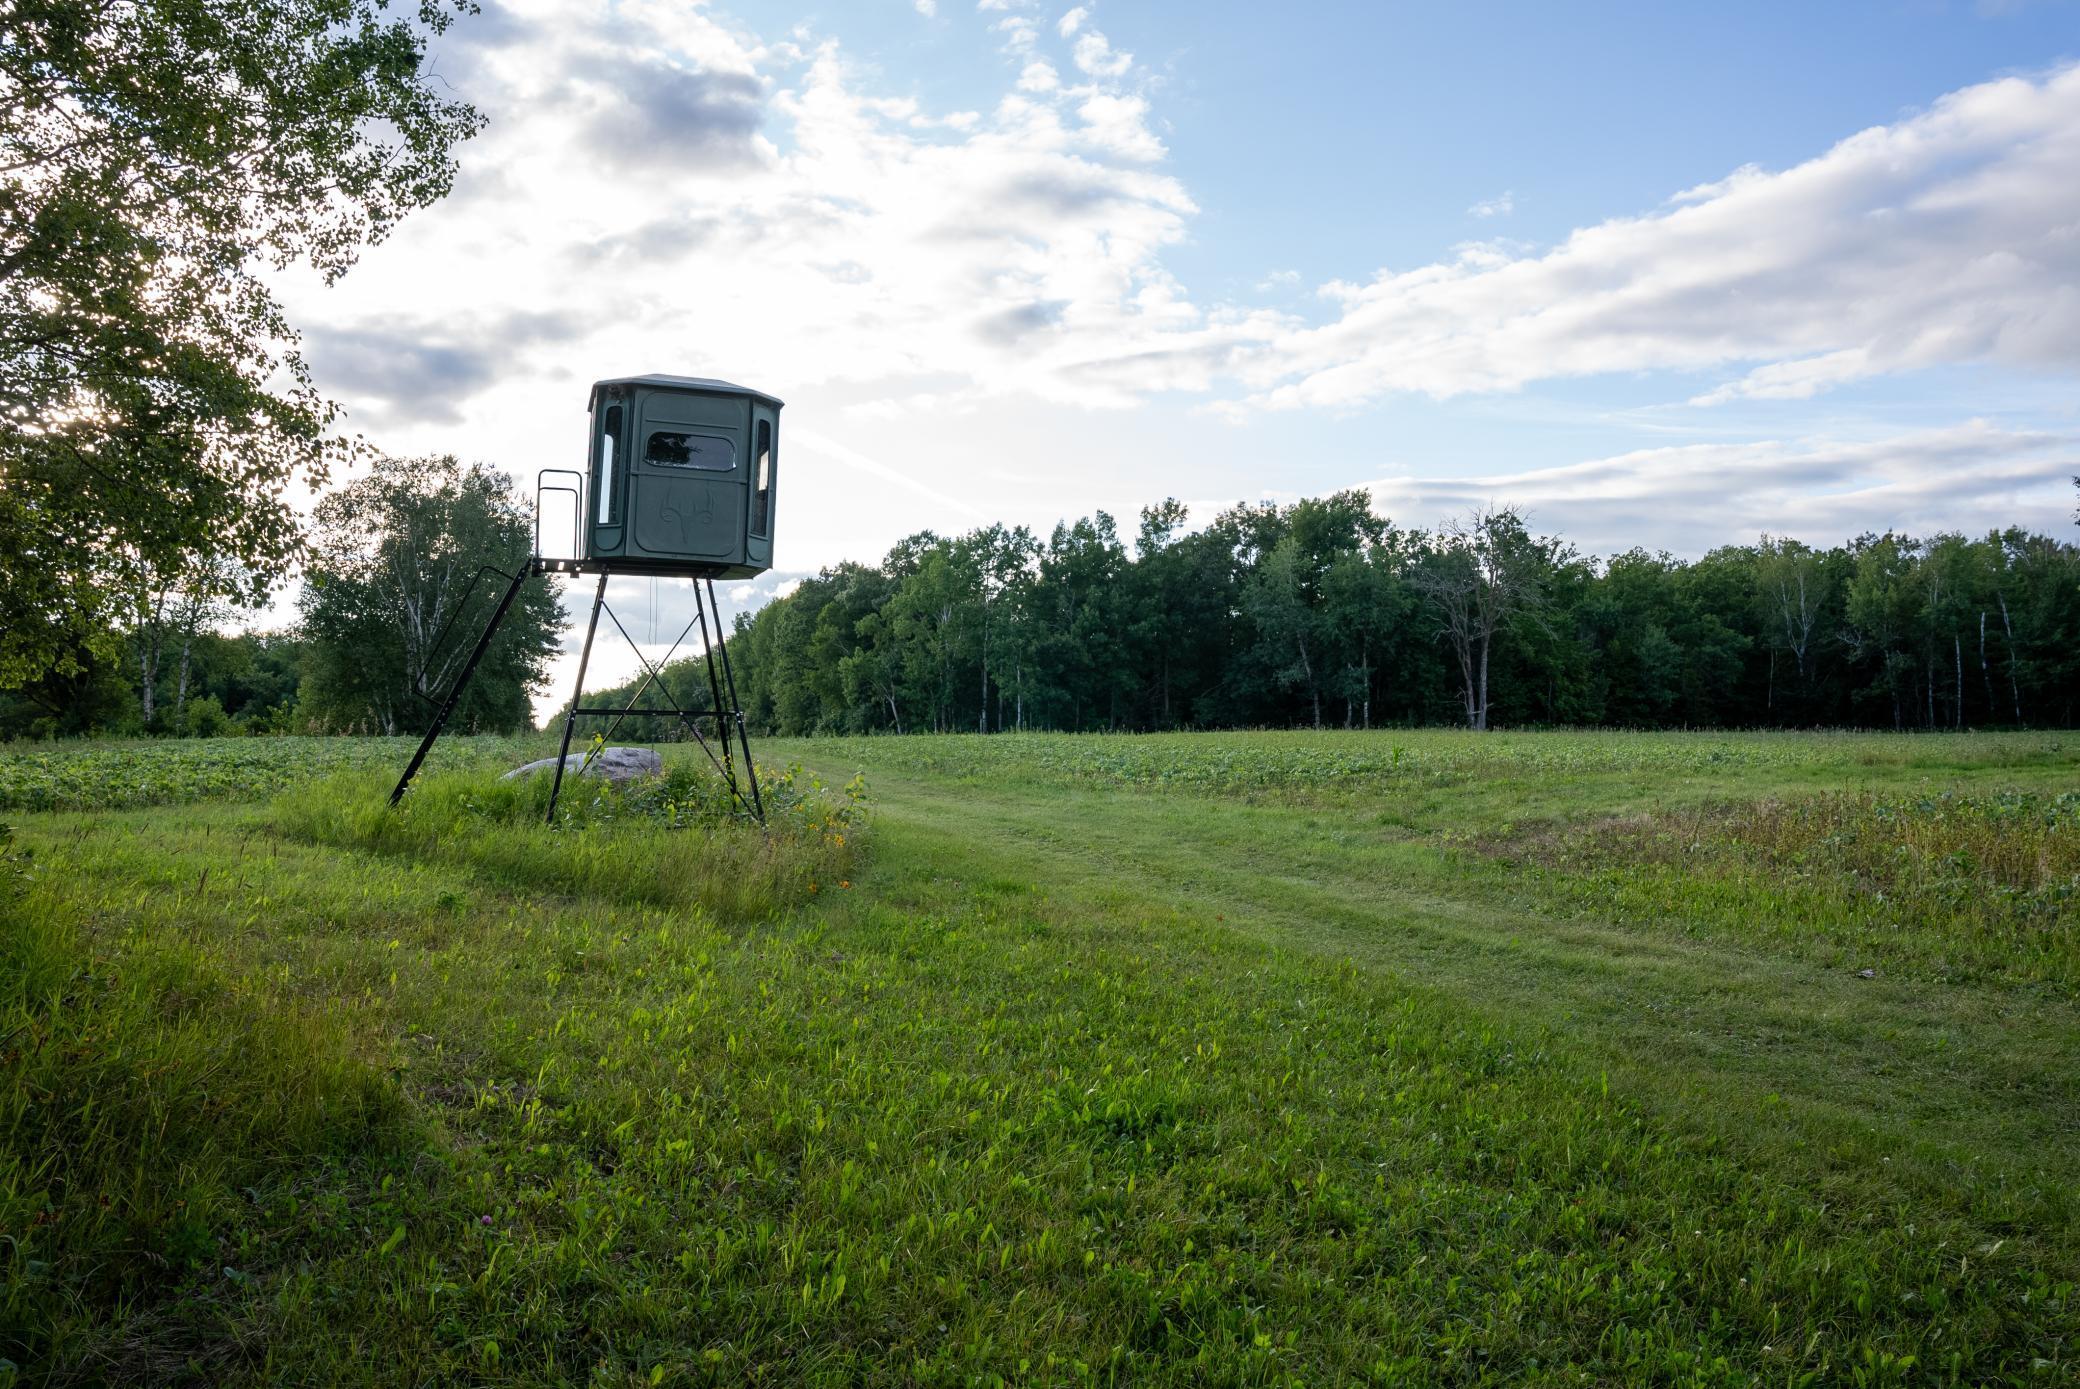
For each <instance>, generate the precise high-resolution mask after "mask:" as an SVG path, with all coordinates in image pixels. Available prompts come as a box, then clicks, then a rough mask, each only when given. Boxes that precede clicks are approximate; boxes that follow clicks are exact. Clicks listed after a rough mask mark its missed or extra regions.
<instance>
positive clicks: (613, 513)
mask: <svg viewBox="0 0 2080 1389" xmlns="http://www.w3.org/2000/svg"><path fill="white" fill-rule="evenodd" d="M620 451H621V407H620V406H618V405H609V406H608V407H607V414H606V419H605V422H604V423H603V424H602V425H601V427H600V436H599V482H598V483H597V484H596V486H597V487H598V489H599V523H600V524H601V525H603V526H604V525H606V524H608V523H609V522H612V521H615V520H618V519H620V515H621V503H620V499H619V498H617V497H616V496H615V495H614V455H615V454H617V453H619V452H620Z"/></svg>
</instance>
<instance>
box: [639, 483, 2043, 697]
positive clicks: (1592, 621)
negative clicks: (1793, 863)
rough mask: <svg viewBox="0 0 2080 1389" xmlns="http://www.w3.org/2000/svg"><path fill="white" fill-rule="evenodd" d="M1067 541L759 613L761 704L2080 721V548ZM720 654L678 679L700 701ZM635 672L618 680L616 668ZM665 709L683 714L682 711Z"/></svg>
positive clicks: (1073, 530) (1083, 534)
mask: <svg viewBox="0 0 2080 1389" xmlns="http://www.w3.org/2000/svg"><path fill="white" fill-rule="evenodd" d="M1183 521H1184V511H1183V508H1182V507H1180V506H1178V505H1177V504H1176V503H1174V502H1170V503H1165V504H1164V505H1163V506H1160V507H1152V508H1149V509H1148V510H1147V511H1144V512H1143V513H1142V524H1141V528H1140V532H1139V535H1138V537H1137V539H1136V540H1135V542H1134V544H1133V546H1132V547H1131V549H1130V548H1129V546H1128V545H1127V544H1126V543H1125V542H1124V541H1123V540H1122V539H1121V538H1120V536H1119V534H1118V532H1117V528H1116V527H1115V525H1114V523H1113V521H1112V519H1111V518H1110V517H1108V516H1106V515H1104V514H1103V513H1100V514H1098V515H1096V516H1094V517H1091V518H1088V519H1086V520H1082V521H1078V522H1075V523H1074V524H1065V525H1061V526H1058V527H1056V529H1055V531H1054V534H1053V535H1052V536H1051V537H1050V538H1049V539H1048V540H1047V541H1046V542H1045V543H1044V544H1043V543H1041V542H1039V541H1038V540H1036V539H1035V538H1034V537H1033V536H1032V535H1030V534H1028V533H1027V532H1025V531H1023V530H1018V531H1006V530H1004V529H1003V528H1002V527H992V528H989V529H987V530H980V531H976V532H973V533H971V534H968V535H964V536H959V537H956V538H953V539H945V538H941V537H938V536H934V535H931V534H929V533H926V534H922V535H918V536H914V537H912V538H911V539H909V540H906V541H904V542H903V543H902V544H900V545H898V546H897V547H896V548H895V549H894V550H892V551H891V552H890V553H889V555H888V557H887V558H886V559H885V560H883V561H882V563H880V564H879V565H874V566H867V565H857V564H846V565H840V566H838V567H837V568H835V569H828V570H825V571H823V572H822V573H820V574H818V575H816V576H814V577H812V578H809V579H807V580H805V581H804V582H803V583H802V584H801V586H800V587H799V588H798V589H796V590H795V591H794V592H793V593H792V594H790V595H789V596H788V597H786V598H784V599H781V600H780V601H778V602H775V603H773V604H771V605H769V606H768V607H767V608H765V609H764V610H762V611H760V612H759V613H758V614H756V615H755V616H753V617H751V618H750V619H748V620H747V621H741V622H740V624H739V630H738V633H737V636H736V638H735V640H734V641H733V643H732V645H731V652H732V655H733V658H734V660H735V663H736V666H737V680H738V684H739V687H740V690H741V692H742V694H743V696H744V699H745V703H746V707H747V709H748V711H749V713H750V717H751V720H752V723H753V726H754V727H755V728H758V729H760V730H763V731H767V732H774V733H781V734H789V735H798V734H808V733H836V732H846V733H851V732H945V731H958V730H973V731H976V732H994V731H1000V730H1006V729H1060V730H1069V731H1076V730H1091V729H1108V730H1110V729H1133V730H1151V729H1169V728H1189V727H1223V726H1226V727H1235V726H1242V727H1290V726H1307V725H1312V726H1323V725H1343V726H1345V727H1371V726H1375V725H1380V724H1437V723H1452V722H1461V723H1469V724H1472V725H1473V726H1476V727H1485V726H1486V723H1487V720H1488V711H1489V708H1490V706H1492V709H1493V712H1494V718H1495V720H1496V721H1497V722H1499V723H1503V724H1509V725H1514V726H1519V727H1522V726H1527V725H1554V724H1564V725H1582V724H1610V725H1619V726H1625V727H1693V728H1694V727H1769V726H1778V727H1813V726H1844V725H1853V726H1865V727H1870V726H1876V727H1896V728H1962V727H1971V726H2053V727H2063V726H2070V725H2071V724H2072V723H2073V722H2074V721H2075V720H2076V719H2080V546H2075V545H2073V544H2071V543H2068V542H2066V541H2062V540H2055V539H2050V538H2046V537H2042V536H2032V535H2027V534H2024V533H2022V532H2020V531H2006V532H2002V533H2000V534H1997V535H1992V536H1988V537H1986V538H1984V539H1980V540H1970V539H1967V538H1965V537H1962V536H1955V535H1941V536H1936V537H1934V538H1932V539H1929V540H1926V541H1914V540H1909V539H1906V538H1903V537H1900V536H1894V535H1884V536H1865V537H1862V538H1861V539H1858V540H1856V541H1853V542H1851V543H1850V544H1847V545H1843V546H1839V547H1836V548H1834V549H1828V550H1815V549H1811V548H1809V547H1807V546H1805V545H1803V544H1800V543H1799V542H1797V541H1791V540H1764V541H1763V542H1762V543H1760V544H1756V545H1748V546H1729V547H1726V548H1723V549H1719V550H1715V551H1713V552H1712V553H1710V554H1708V555H1706V556H1705V557H1704V558H1702V559H1700V560H1697V561H1695V562H1685V561H1681V560H1676V559H1672V558H1670V557H1669V556H1666V555H1653V554H1648V553H1646V552H1643V551H1632V552H1629V553H1627V554H1623V555H1619V556H1616V557H1615V558H1612V559H1610V560H1608V561H1603V562H1595V561H1591V560H1589V559H1586V558H1584V557H1582V556H1580V555H1578V554H1576V553H1575V551H1574V550H1573V549H1572V548H1570V547H1569V546H1568V545H1567V544H1565V543H1564V542H1563V541H1560V540H1556V539H1552V538H1540V537H1536V536H1533V535H1531V534H1529V533H1528V532H1526V531H1525V530H1524V528H1523V526H1522V523H1521V522H1520V521H1519V520H1518V518H1516V517H1515V516H1513V515H1512V514H1511V513H1509V512H1507V511H1503V512H1497V513H1490V514H1488V515H1485V516H1481V517H1476V518H1474V520H1473V521H1472V522H1471V523H1469V524H1467V525H1464V526H1459V527H1448V528H1446V529H1445V530H1443V531H1440V532H1437V533H1434V534H1425V533H1422V532H1416V531H1407V530H1402V529H1399V528H1397V527H1395V526H1393V525H1391V524H1389V523H1388V522H1386V521H1385V520H1382V519H1381V518H1379V517H1377V516H1375V515H1373V514H1372V511H1371V509H1370V505H1369V502H1368V500H1367V498H1366V496H1365V494H1363V493H1359V492H1345V493H1338V494H1336V495H1334V496H1331V497H1327V498H1321V499H1316V500H1309V501H1302V502H1299V503H1296V504H1294V505H1292V506H1288V507H1275V506H1270V505H1265V506H1242V507H1237V508H1234V509H1232V510H1230V511H1227V512H1225V513H1223V514H1221V515H1220V516H1219V517H1217V518H1216V519H1215V520H1214V521H1213V523H1212V524H1211V525H1209V526H1207V527H1206V528H1205V529H1203V530H1200V531H1195V532H1189V533H1187V532H1186V531H1184V530H1183ZM704 679H705V677H704V676H703V674H702V673H701V672H700V670H699V668H698V662H694V663H690V664H688V665H686V666H683V667H680V668H677V669H675V670H674V671H673V672H672V673H671V676H670V678H669V680H668V682H667V683H668V684H669V685H670V686H671V688H672V689H673V690H674V691H675V692H676V693H680V694H681V695H682V696H683V698H682V702H684V701H685V699H700V700H701V702H702V703H705V700H704V698H702V697H701V695H700V689H701V685H702V682H703V681H704ZM607 697H608V698H611V697H612V696H611V695H609V696H607ZM655 732H656V734H657V736H671V735H670V731H669V729H667V728H666V727H665V726H664V725H663V724H662V723H661V722H660V723H659V725H658V728H657V729H656V730H655Z"/></svg>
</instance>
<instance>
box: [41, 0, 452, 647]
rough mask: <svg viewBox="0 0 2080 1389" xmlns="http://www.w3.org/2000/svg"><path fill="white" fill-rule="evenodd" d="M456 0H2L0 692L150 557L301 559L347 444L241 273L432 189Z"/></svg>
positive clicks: (68, 642) (271, 568) (424, 199)
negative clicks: (317, 495)
mask: <svg viewBox="0 0 2080 1389" xmlns="http://www.w3.org/2000/svg"><path fill="white" fill-rule="evenodd" d="M474 8H475V6H474V5H473V4H471V3H469V0H423V3H421V4H419V5H418V6H417V7H416V8H415V9H412V10H411V11H409V12H408V13H404V14H399V13H396V12H393V11H392V10H391V8H390V7H389V5H388V4H387V0H0V483H4V487H0V685H16V686H18V685H24V684H27V683H29V682H32V681H35V680H37V679H40V678H41V677H43V676H45V675H47V674H50V673H53V672H55V673H58V674H60V675H70V674H75V673H78V672H79V671H80V670H82V669H84V663H83V659H82V648H83V647H84V646H86V645H90V644H91V643H92V641H93V640H94V639H95V638H94V635H93V634H95V633H97V632H105V631H106V630H107V627H108V624H107V622H106V621H105V620H104V619H105V615H106V612H107V610H108V609H109V608H110V607H111V606H113V605H114V604H116V603H118V602H120V601H122V596H123V595H125V594H127V593H128V592H129V591H130V590H132V589H135V588H136V587H138V585H139V583H140V581H141V576H142V575H143V574H145V573H147V572H151V571H160V572H164V571H168V570H176V569H181V568H184V567H186V566H187V565H188V564H189V563H190V562H192V561H194V560H195V559H197V558H200V557H210V556H227V557H230V558H234V559H236V560H238V561H240V563H241V566H242V567H241V568H238V569H229V568H227V569H224V570H222V571H220V572H223V573H227V574H228V573H239V574H243V575H244V576H246V582H248V583H249V584H251V585H253V586H255V587H262V588H264V586H265V585H266V584H268V583H269V582H270V581H272V580H273V579H275V578H278V577H279V575H280V574H281V571H282V570H283V568H284V567H285V566H286V565H287V564H288V563H289V562H290V561H292V560H293V559H294V558H295V557H296V556H297V555H298V554H299V553H300V544H301V542H300V539H299V535H298V529H297V525H296V521H295V517H294V515H293V513H292V512H291V510H290V509H289V507H288V506H287V504H286V502H285V499H284V491H285V488H286V487H287V485H288V483H289V481H290V480H291V479H292V478H294V477H296V476H298V475H301V476H302V477H304V478H305V479H306V480H309V481H312V482H316V481H320V480H322V479H323V477H324V476H325V473H326V471H327V468H328V466H329V464H330V463H331V462H332V461H334V460H335V459H336V458H337V457H339V456H340V455H341V454H342V452H343V451H344V450H345V449H346V448H347V447H348V446H347V445H346V444H345V443H343V442H341V441H338V440H334V439H328V437H327V429H328V426H329V425H330V424H331V422H332V420H333V416H334V411H333V408H332V407H331V406H330V405H328V404H327V403H326V402H325V401H324V400H322V399H321V398H320V397H319V396H318V394H317V393H316V391H315V390H314V389H313V387H312V384H311V380H310V376H309V373H308V371H307V370H306V368H305V365H304V363H303V361H302V359H301V357H300V356H299V355H298V354H297V351H296V336H295V333H294V331H293V329H292V328H291V327H290V325H289V324H288V323H287V322H286V321H285V320H284V318H283V315H282V313H281V310H280V307H279V305H278V304H277V303H276V301H275V299H274V297H273V295H272V294H271V293H270V292H269V289H268V287H267V285H266V283H265V282H264V280H263V279H262V278H261V276H262V274H263V273H264V272H265V271H266V270H267V269H269V268H281V267H286V266H288V265H290V264H292V263H295V262H303V263H306V264H308V265H310V266H312V267H313V268H315V269H316V270H317V271H318V272H320V273H321V274H322V275H324V276H325V277H327V278H328V279H330V278H333V277H337V276H338V275H340V274H341V273H343V272H344V271H345V270H346V269H347V268H348V267H349V266H350V265H352V264H353V262H354V259H355V256H356V254H357V252H358V251H359V249H360V248H361V247H362V246H364V245H366V244H368V243H370V242H373V241H376V240H379V239H381V238H382V237H383V236H384V235H385V234H386V233H387V232H389V230H390V229H391V228H392V227H393V226H395V225H396V223H397V221H398V220H399V219H400V218H402V217H403V216H405V215H406V214H407V213H409V212H411V211H413V210H414V209H416V208H420V207H424V206H426V205H427V204H429V203H431V202H433V201H435V200H437V199H438V198H440V197H441V196H443V195H444V194H445V193H446V192H447V191H448V188H449V186H450V182H451V180H452V177H453V174H454V169H455V164H454V159H453V151H454V148H455V146H456V144H457V143H458V142H459V141H461V140H464V139H466V138H468V137H469V136H470V135H472V134H473V133H475V132H476V130H477V129H478V128H479V126H480V123H481V118H480V117H479V116H478V115H477V113H476V112H475V111H474V110H472V109H471V108H470V107H469V106H468V105H466V104H464V103H462V102H460V101H458V100H454V99H452V98H451V97H448V96H446V95H444V94H442V93H441V92H440V91H438V90H437V88H436V84H435V82H434V80H433V78H432V75H431V74H430V73H429V72H428V71H427V70H426V61H425V55H426V41H427V39H428V37H429V36H431V35H433V34H437V33H439V32H441V31H442V30H444V29H446V28H447V27H448V25H449V24H450V23H451V22H452V21H453V19H454V18H455V17H456V15H457V14H460V13H464V12H469V11H473V10H474Z"/></svg>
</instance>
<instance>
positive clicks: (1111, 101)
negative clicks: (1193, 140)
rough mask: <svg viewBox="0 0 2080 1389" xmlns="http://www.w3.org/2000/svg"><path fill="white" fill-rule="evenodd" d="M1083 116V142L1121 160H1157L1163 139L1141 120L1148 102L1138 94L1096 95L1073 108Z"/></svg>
mask: <svg viewBox="0 0 2080 1389" xmlns="http://www.w3.org/2000/svg"><path fill="white" fill-rule="evenodd" d="M1076 114H1077V115H1079V116H1081V117H1083V122H1084V125H1083V134H1084V138H1085V141H1086V142H1087V143H1088V144H1090V145H1092V146H1094V147H1096V148H1098V149H1101V150H1104V151H1106V152H1107V153H1109V154H1116V155H1118V156H1119V157H1120V158H1122V159H1132V160H1135V161H1137V162H1140V163H1149V162H1152V161H1154V160H1158V159H1161V158H1162V157H1163V156H1164V154H1165V153H1166V151H1165V150H1164V149H1163V142H1162V141H1161V140H1158V139H1157V138H1156V137H1155V136H1154V135H1152V134H1150V133H1149V130H1148V126H1147V125H1146V124H1145V123H1144V122H1145V121H1146V119H1147V117H1148V103H1147V102H1146V101H1144V100H1142V99H1141V98H1140V97H1138V96H1107V95H1103V94H1100V95H1097V96H1093V97H1091V98H1089V99H1088V100H1086V101H1085V102H1084V103H1083V104H1082V105H1081V106H1079V107H1077V108H1076Z"/></svg>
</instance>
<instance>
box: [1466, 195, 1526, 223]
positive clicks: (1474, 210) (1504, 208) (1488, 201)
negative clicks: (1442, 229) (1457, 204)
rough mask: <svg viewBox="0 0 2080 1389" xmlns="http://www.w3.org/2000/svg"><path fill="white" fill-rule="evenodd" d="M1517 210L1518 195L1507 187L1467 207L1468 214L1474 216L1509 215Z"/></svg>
mask: <svg viewBox="0 0 2080 1389" xmlns="http://www.w3.org/2000/svg"><path fill="white" fill-rule="evenodd" d="M1516 210H1517V199H1516V195H1515V194H1514V193H1511V192H1510V191H1509V190H1507V189H1504V190H1503V191H1502V192H1501V193H1499V194H1497V195H1496V196H1494V197H1492V198H1483V199H1481V200H1480V201H1479V202H1477V203H1475V204H1474V205H1473V206H1472V207H1469V208H1467V209H1466V211H1467V214H1468V215H1469V216H1473V217H1507V216H1509V215H1510V214H1511V213H1512V212H1515V211H1516Z"/></svg>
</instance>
